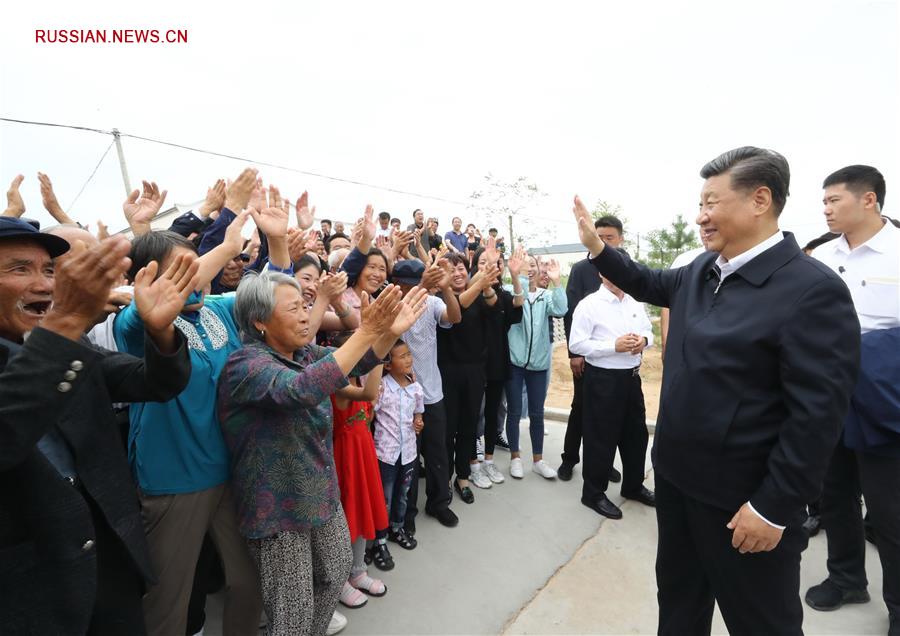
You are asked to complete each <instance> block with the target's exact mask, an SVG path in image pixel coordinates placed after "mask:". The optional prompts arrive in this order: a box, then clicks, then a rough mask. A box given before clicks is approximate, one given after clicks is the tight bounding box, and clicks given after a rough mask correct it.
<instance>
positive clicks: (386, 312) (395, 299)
mask: <svg viewBox="0 0 900 636" xmlns="http://www.w3.org/2000/svg"><path fill="white" fill-rule="evenodd" d="M402 296H403V292H401V291H400V288H399V287H397V286H396V285H388V286H387V287H385V288H384V290H383V291H382V292H381V294H379V296H378V298H377V299H376V300H375V301H374V302H369V295H368V294H367V293H365V292H363V295H362V297H361V299H360V301H361V302H360V326H359V331H360V332H362V333H365V334H366V335H368V336H372V337H375V338H377V337H379V336H381V335H383V334H384V333H385V332H386V331H388V330H389V329H390V327H391V325H392V324H393V323H394V321H395V320H396V318H397V314H398V313H399V312H400V305H401V301H402Z"/></svg>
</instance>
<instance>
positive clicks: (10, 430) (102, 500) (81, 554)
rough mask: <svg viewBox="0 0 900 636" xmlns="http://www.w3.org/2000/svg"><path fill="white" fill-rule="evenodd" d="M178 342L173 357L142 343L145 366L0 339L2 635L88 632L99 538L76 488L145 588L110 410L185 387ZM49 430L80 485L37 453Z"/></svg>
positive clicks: (146, 568) (127, 477)
mask: <svg viewBox="0 0 900 636" xmlns="http://www.w3.org/2000/svg"><path fill="white" fill-rule="evenodd" d="M177 337H178V338H179V339H180V341H179V342H180V346H179V349H178V351H177V352H176V353H175V354H173V355H163V354H161V353H160V352H159V351H158V350H157V349H156V348H155V346H154V345H153V344H152V340H151V339H150V338H146V342H147V345H146V353H145V355H146V358H145V360H141V359H139V358H135V357H133V356H130V355H127V354H123V353H112V352H108V351H103V350H99V349H94V348H90V347H87V346H85V345H83V344H79V343H76V342H73V341H71V340H69V339H67V338H64V337H62V336H59V335H57V334H55V333H53V332H50V331H47V330H44V329H40V328H38V329H35V330H34V331H33V332H32V333H31V335H30V337H29V338H28V340H27V341H26V343H25V345H24V346H22V347H19V346H18V345H15V344H13V343H10V342H7V341H5V340H0V632H2V633H4V634H20V633H33V634H83V633H84V632H85V631H86V630H87V627H88V624H89V621H90V617H91V612H92V609H93V605H94V598H95V594H96V584H97V580H96V569H97V566H96V547H95V545H94V541H93V539H94V537H95V536H96V534H95V531H94V525H93V521H92V517H91V513H90V510H89V509H88V505H87V503H86V501H85V498H84V496H83V495H82V494H81V491H80V490H79V488H83V489H84V490H85V491H86V492H87V493H88V494H89V495H90V497H91V498H92V499H93V500H94V501H95V502H96V504H97V506H98V508H99V509H100V511H102V513H103V516H104V517H105V519H106V521H107V522H108V524H109V526H110V528H111V529H112V531H113V532H114V533H115V534H116V535H118V537H119V538H120V539H121V540H122V542H123V544H124V546H125V547H126V549H127V551H128V553H129V554H130V556H131V559H132V561H133V563H134V567H135V569H136V570H137V571H138V572H140V573H141V574H142V575H143V577H144V578H145V579H146V580H148V581H153V578H154V575H153V572H152V568H151V565H150V558H149V554H148V549H147V542H146V538H145V535H144V529H143V524H142V522H141V513H140V508H139V506H138V499H137V489H136V487H135V485H134V482H133V481H132V477H131V471H130V469H129V467H128V461H127V458H126V456H125V452H124V450H123V448H122V442H121V438H120V437H119V433H118V431H117V428H116V423H115V419H114V412H113V410H112V403H113V402H146V401H165V400H169V399H171V398H173V397H174V396H175V395H177V394H178V393H179V392H181V391H182V390H183V389H184V387H185V386H186V385H187V382H188V379H189V376H190V358H189V356H188V351H187V348H186V346H185V344H184V340H183V338H182V337H181V336H180V335H178V336H177ZM67 376H68V377H67ZM64 383H65V384H64ZM67 385H68V390H66V389H67ZM61 389H62V390H61ZM52 427H56V429H57V431H58V432H59V433H60V434H61V435H62V438H63V439H64V440H65V442H66V445H67V446H68V448H69V449H70V451H71V454H72V456H73V458H74V461H75V469H76V472H77V479H78V481H79V482H80V485H79V487H75V486H73V485H72V484H70V483H69V481H67V480H66V479H64V478H63V477H62V476H61V475H60V473H59V472H57V470H56V468H54V466H53V465H52V464H51V463H50V462H49V461H48V460H47V459H46V457H45V456H44V454H43V453H42V452H41V451H40V450H38V448H37V442H38V440H39V439H41V437H43V436H44V434H45V433H47V431H48V430H50V429H51V428H52Z"/></svg>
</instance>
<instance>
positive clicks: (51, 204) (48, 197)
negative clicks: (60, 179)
mask: <svg viewBox="0 0 900 636" xmlns="http://www.w3.org/2000/svg"><path fill="white" fill-rule="evenodd" d="M37 174H38V181H39V182H40V184H41V203H43V204H44V209H45V210H47V212H49V213H50V215H51V216H52V217H53V218H54V219H58V218H59V216H60V215H62V216H65V215H66V213H65V212H64V211H63V209H62V206H61V205H60V204H59V199H57V198H56V193H55V192H53V184H52V183H51V182H50V177H48V176H47V175H45V174H44V173H43V172H38V173H37Z"/></svg>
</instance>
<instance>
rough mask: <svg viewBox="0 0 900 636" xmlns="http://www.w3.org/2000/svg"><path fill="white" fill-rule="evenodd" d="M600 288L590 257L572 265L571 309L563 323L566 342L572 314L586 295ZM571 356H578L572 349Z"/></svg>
mask: <svg viewBox="0 0 900 636" xmlns="http://www.w3.org/2000/svg"><path fill="white" fill-rule="evenodd" d="M598 289H600V277H599V276H598V275H597V269H596V268H595V267H594V266H593V265H591V262H590V261H589V260H588V259H584V260H583V261H578V262H577V263H575V264H574V265H572V269H571V270H569V280H568V282H567V283H566V299H567V300H568V302H569V310H568V311H566V315H565V317H564V318H563V325H564V326H565V328H566V342H568V341H569V334H570V332H571V331H572V316H573V315H575V308H576V307H577V306H578V303H580V302H581V301H582V300H584V297H585V296H588V295H590V294H593V293H594V292H595V291H597V290H598ZM569 357H570V358H573V357H577V356H575V354H574V353H572V352H571V351H570V352H569Z"/></svg>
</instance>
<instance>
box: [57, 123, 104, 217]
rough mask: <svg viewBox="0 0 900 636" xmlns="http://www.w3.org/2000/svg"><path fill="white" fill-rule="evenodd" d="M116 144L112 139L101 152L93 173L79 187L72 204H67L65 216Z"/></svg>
mask: <svg viewBox="0 0 900 636" xmlns="http://www.w3.org/2000/svg"><path fill="white" fill-rule="evenodd" d="M114 143H116V140H115V139H113V140H112V141H111V142H110V144H109V145H108V146H107V147H106V150H104V151H103V155H102V156H101V157H100V161H98V162H97V165H96V166H94V171H93V172H91V176H89V177H88V178H87V181H85V182H84V185H83V186H81V190H79V191H78V194H76V195H75V198H74V199H73V200H72V203H70V204H69V208H68V209H67V210H66V214H68V213H69V211H70V210H71V209H72V208H73V207H75V203H76V202H77V201H78V197H80V196H81V193H82V192H84V189H85V188H86V187H87V185H88V184H89V183H90V182H91V179H93V178H94V175H95V174H97V170H99V169H100V164H101V163H103V160H104V159H106V155H107V154H108V153H109V149H110V148H112V147H113V144H114Z"/></svg>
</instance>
